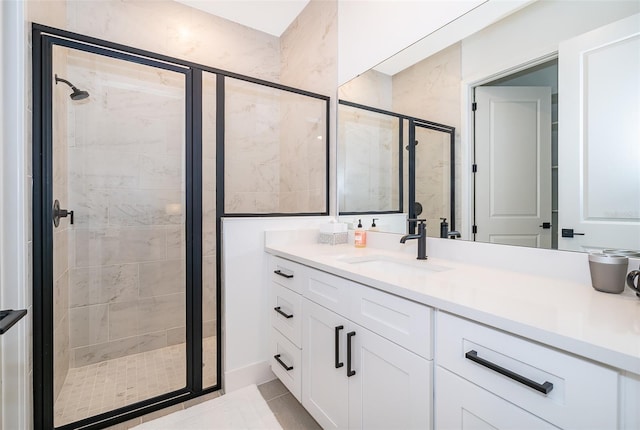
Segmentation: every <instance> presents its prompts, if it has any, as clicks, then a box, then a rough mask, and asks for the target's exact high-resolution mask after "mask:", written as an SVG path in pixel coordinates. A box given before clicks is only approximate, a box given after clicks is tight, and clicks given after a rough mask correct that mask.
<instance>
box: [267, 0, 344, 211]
mask: <svg viewBox="0 0 640 430" xmlns="http://www.w3.org/2000/svg"><path fill="white" fill-rule="evenodd" d="M337 7H338V6H337V1H335V0H332V1H326V0H311V1H310V2H309V3H308V4H307V6H306V7H305V8H304V10H303V11H302V12H301V13H300V14H299V15H298V17H297V18H296V19H295V20H294V21H293V22H292V23H291V25H290V26H289V28H287V30H285V32H284V33H283V34H282V36H281V37H280V59H281V65H280V67H281V71H280V81H281V82H282V83H283V84H286V85H289V86H292V87H295V88H301V89H304V90H308V91H312V92H315V93H318V94H324V95H329V96H331V97H332V99H333V98H334V96H335V90H336V88H337V86H338V75H337V63H336V61H337V51H338V28H337ZM309 53H313V54H312V55H310V54H309ZM325 109H326V107H325V104H324V102H322V101H319V100H317V99H309V98H306V97H300V96H298V95H295V94H284V95H283V99H282V108H281V111H280V112H281V116H280V118H279V122H280V123H281V124H282V125H283V128H282V129H281V132H280V133H281V134H280V142H281V143H280V154H281V159H280V206H281V211H282V212H324V211H325V210H326V208H327V201H326V196H327V194H328V193H327V180H326V179H327V178H326V176H325V175H326V173H325V172H326V160H327V158H326V157H327V155H326V148H327V146H326V145H327V141H328V140H329V137H330V136H335V132H336V126H335V119H334V118H336V104H335V103H331V106H330V109H331V112H330V118H331V120H330V122H329V134H328V135H327V131H326V130H327V123H326V121H325ZM331 140H332V139H331ZM335 150H336V149H335V142H330V145H329V157H335ZM332 167H333V166H332ZM329 177H330V178H333V177H334V172H330V173H329ZM330 189H332V190H335V184H333V186H332V187H330ZM330 201H334V198H333V196H330Z"/></svg>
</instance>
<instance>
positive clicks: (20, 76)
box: [0, 1, 31, 430]
mask: <svg viewBox="0 0 640 430" xmlns="http://www.w3.org/2000/svg"><path fill="white" fill-rule="evenodd" d="M0 10H1V11H2V12H1V16H0V18H1V21H0V22H1V25H0V28H1V29H2V33H1V39H0V43H1V49H0V53H1V57H2V69H1V72H0V73H1V76H0V77H1V78H2V80H1V82H2V89H1V97H0V100H1V103H2V115H1V118H2V119H1V121H2V122H1V125H2V127H0V130H2V142H1V145H0V148H1V149H0V150H1V151H2V152H1V157H0V161H1V163H2V167H1V168H0V169H1V170H2V179H1V181H2V182H1V184H2V186H1V189H0V192H1V193H2V194H1V196H0V201H1V202H2V206H1V207H0V226H1V227H0V241H1V245H2V246H1V247H0V249H1V254H0V276H1V277H0V308H3V309H28V310H29V311H31V309H30V306H31V303H30V302H31V300H30V294H29V291H30V285H29V283H28V276H27V269H26V261H27V249H28V247H27V246H25V244H26V243H27V228H26V222H25V221H26V217H25V213H26V212H27V205H28V202H27V199H26V198H25V186H26V184H25V167H26V164H25V153H24V143H23V142H24V135H23V133H22V130H24V116H23V112H24V106H25V87H24V76H25V63H24V61H25V57H24V52H25V46H24V35H25V28H24V24H23V23H24V5H23V3H22V2H17V1H16V2H2V3H1V6H0ZM30 321H31V312H29V314H28V315H27V317H25V318H24V319H23V320H21V321H20V322H18V323H17V324H16V325H15V326H14V327H13V328H12V329H11V330H10V331H9V332H7V333H5V334H4V335H3V336H2V337H0V354H1V355H2V357H1V359H0V363H1V365H2V366H1V367H0V371H1V372H2V375H1V377H0V380H1V381H2V387H1V390H2V393H1V395H0V399H1V401H2V405H1V406H0V412H1V413H0V422H1V423H0V428H4V429H7V430H11V429H26V428H29V427H31V407H30V406H31V386H30V384H31V382H30V370H31V365H30V357H29V346H30V345H29V339H30V337H29V332H30Z"/></svg>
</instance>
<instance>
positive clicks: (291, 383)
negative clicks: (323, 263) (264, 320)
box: [269, 257, 307, 401]
mask: <svg viewBox="0 0 640 430" xmlns="http://www.w3.org/2000/svg"><path fill="white" fill-rule="evenodd" d="M269 271H270V275H269V276H270V284H271V306H270V309H269V313H270V314H271V339H270V345H271V348H270V349H271V351H270V352H271V353H270V360H269V361H270V364H271V370H272V371H273V373H275V375H276V376H277V377H278V379H280V380H281V381H282V383H283V384H284V385H285V386H286V387H287V388H288V389H289V391H291V393H292V394H293V395H294V396H295V397H296V399H298V401H300V400H301V392H302V351H301V347H302V295H301V294H300V293H301V292H302V288H303V285H304V284H305V282H306V271H307V268H306V267H305V266H303V265H301V264H297V263H294V262H292V261H288V260H285V259H282V258H278V257H272V258H271V264H270V265H269Z"/></svg>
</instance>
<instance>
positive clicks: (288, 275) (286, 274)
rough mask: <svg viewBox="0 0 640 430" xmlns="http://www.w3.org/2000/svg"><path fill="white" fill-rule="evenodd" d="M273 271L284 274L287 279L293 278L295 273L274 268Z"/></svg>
mask: <svg viewBox="0 0 640 430" xmlns="http://www.w3.org/2000/svg"><path fill="white" fill-rule="evenodd" d="M273 273H275V274H276V275H280V276H283V277H285V278H287V279H291V278H293V273H284V272H283V271H282V270H280V269H277V270H274V271H273Z"/></svg>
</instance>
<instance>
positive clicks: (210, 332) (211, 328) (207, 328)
mask: <svg viewBox="0 0 640 430" xmlns="http://www.w3.org/2000/svg"><path fill="white" fill-rule="evenodd" d="M216 326H217V323H216V320H211V321H205V322H204V323H203V324H202V337H203V338H207V337H214V336H215V335H216Z"/></svg>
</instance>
